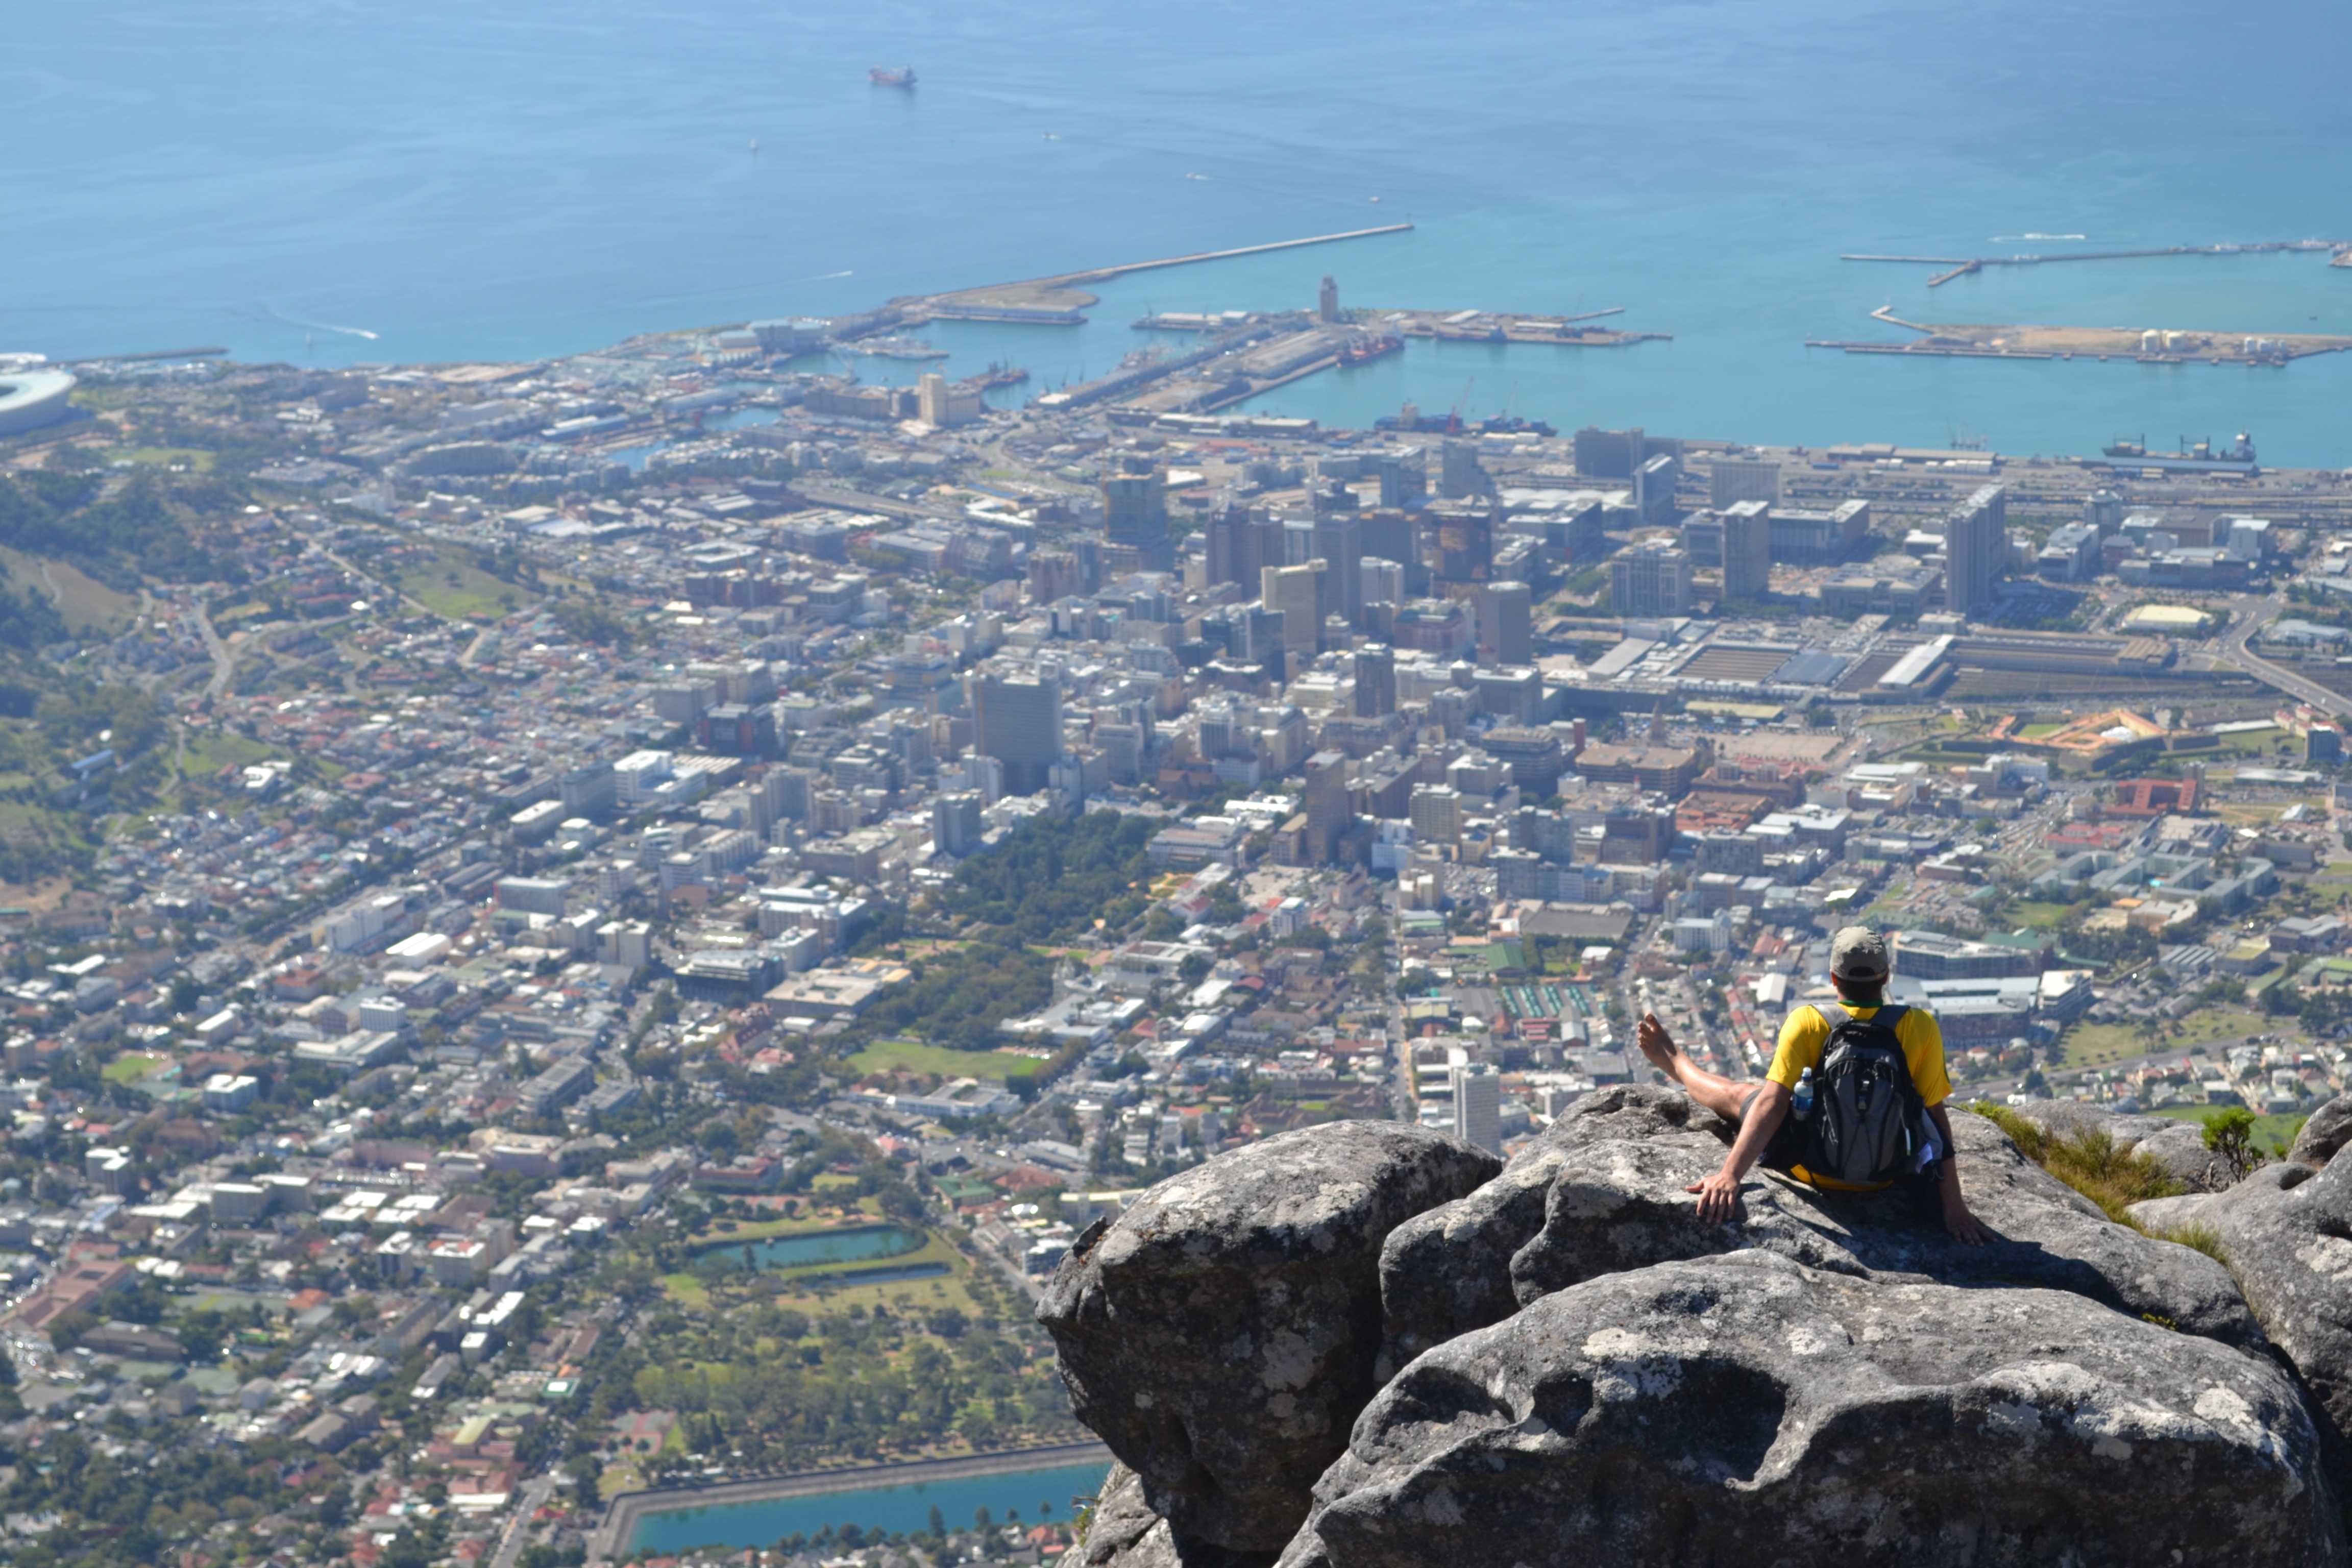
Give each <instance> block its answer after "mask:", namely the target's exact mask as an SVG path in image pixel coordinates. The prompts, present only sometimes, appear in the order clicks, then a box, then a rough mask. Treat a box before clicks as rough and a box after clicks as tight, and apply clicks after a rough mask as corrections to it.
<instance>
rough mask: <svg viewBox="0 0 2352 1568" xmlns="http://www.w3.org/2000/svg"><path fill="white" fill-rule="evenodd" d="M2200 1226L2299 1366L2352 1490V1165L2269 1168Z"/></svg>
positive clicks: (2212, 1206)
mask: <svg viewBox="0 0 2352 1568" xmlns="http://www.w3.org/2000/svg"><path fill="white" fill-rule="evenodd" d="M2196 1217H2197V1218H2199V1219H2200V1220H2202V1221H2204V1222H2206V1223H2208V1224H2210V1225H2211V1226H2213V1227H2214V1228H2215V1230H2217V1231H2218V1232H2219V1233H2220V1236H2221V1247H2222V1249H2223V1250H2224V1251H2225V1252H2227V1253H2228V1254H2229V1258H2230V1264H2231V1268H2233V1269H2235V1270H2236V1272H2237V1276H2238V1282H2239V1284H2240V1285H2241V1286H2242V1287H2243V1288H2244V1289H2245V1293H2246V1301H2247V1303H2248V1304H2249V1305H2250V1306H2252V1308H2253V1310H2254V1316H2255V1317H2256V1318H2258V1319H2260V1320H2261V1321H2262V1325H2263V1329H2264V1330H2265V1331H2268V1333H2269V1334H2270V1337H2271V1342H2273V1344H2275V1345H2276V1346H2277V1347H2278V1349H2279V1350H2280V1352H2283V1353H2284V1355H2285V1356H2286V1357H2287V1359H2288V1360H2290V1361H2292V1362H2293V1363H2294V1369H2295V1371H2296V1372H2297V1373H2299V1374H2300V1375H2301V1376H2302V1378H2303V1382H2304V1386H2305V1388H2307V1389H2309V1390H2310V1392H2311V1396H2312V1400H2313V1404H2314V1405H2315V1412H2314V1413H2315V1415H2317V1416H2318V1417H2319V1418H2320V1423H2321V1426H2322V1428H2323V1430H2324V1431H2326V1434H2327V1436H2328V1439H2329V1444H2330V1451H2331V1453H2332V1454H2333V1455H2334V1456H2335V1459H2336V1466H2337V1472H2336V1473H2337V1477H2338V1482H2339V1484H2340V1485H2346V1486H2347V1487H2352V1441H2347V1439H2352V1160H2344V1161H2340V1162H2339V1161H2333V1160H2331V1161H2330V1162H2329V1163H2328V1164H2327V1166H2326V1169H2324V1170H2321V1171H2317V1172H2314V1171H2313V1170H2312V1169H2311V1167H2310V1166H2308V1165H2305V1164H2299V1163H2295V1162H2294V1161H2283V1162H2279V1163H2273V1164H2269V1165H2264V1166H2263V1167H2262V1168H2261V1169H2259V1170H2257V1171H2255V1172H2254V1173H2252V1175H2250V1176H2248V1177H2247V1178H2246V1179H2245V1180H2244V1181H2242V1182H2241V1183H2239V1184H2237V1185H2236V1186H2234V1187H2232V1188H2231V1189H2230V1190H2229V1191H2228V1192H2226V1193H2223V1194H2221V1195H2220V1196H2218V1197H2214V1198H2210V1199H2208V1200H2207V1201H2206V1203H2205V1205H2204V1206H2203V1207H2202V1208H2201V1209H2200V1210H2199V1212H2198V1215H2197V1216H2196Z"/></svg>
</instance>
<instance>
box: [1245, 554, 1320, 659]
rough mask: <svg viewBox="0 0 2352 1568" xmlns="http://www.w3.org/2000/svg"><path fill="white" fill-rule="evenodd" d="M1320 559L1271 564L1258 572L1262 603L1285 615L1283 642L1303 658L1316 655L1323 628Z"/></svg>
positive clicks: (1292, 651)
mask: <svg viewBox="0 0 2352 1568" xmlns="http://www.w3.org/2000/svg"><path fill="white" fill-rule="evenodd" d="M1324 570H1325V567H1324V564H1323V563H1322V562H1320V561H1309V562H1307V563H1304V564H1302V565H1297V566H1268V567H1265V568H1264V569H1263V570H1262V571H1261V572H1260V573H1259V574H1258V595H1259V603H1261V604H1263V605H1265V607H1266V609H1267V610H1268V611H1270V612H1271V613H1273V614H1275V615H1278V616H1281V617H1282V646H1283V647H1284V648H1285V649H1286V650H1287V651H1288V652H1291V653H1295V654H1297V655H1298V656H1299V657H1300V658H1314V657H1315V651H1316V647H1317V641H1318V638H1317V634H1318V632H1319V631H1320V630H1321V629H1322V626H1323V610H1322V604H1321V600H1322V592H1321V589H1322V576H1323V573H1324Z"/></svg>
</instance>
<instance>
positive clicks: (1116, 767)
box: [1095, 719, 1151, 784]
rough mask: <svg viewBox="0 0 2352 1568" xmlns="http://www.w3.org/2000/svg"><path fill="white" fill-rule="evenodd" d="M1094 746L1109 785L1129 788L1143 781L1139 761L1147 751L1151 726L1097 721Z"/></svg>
mask: <svg viewBox="0 0 2352 1568" xmlns="http://www.w3.org/2000/svg"><path fill="white" fill-rule="evenodd" d="M1095 746H1096V748H1097V750H1099V751H1100V752H1102V756H1103V765H1104V768H1105V770H1106V771H1107V772H1108V773H1109V775H1110V782H1111V783H1113V784H1135V783H1138V782H1139V781H1140V780H1141V779H1142V777H1143V759H1144V758H1145V757H1146V756H1147V755H1148V754H1149V753H1150V750H1151V725H1150V722H1149V721H1146V720H1142V719H1132V720H1124V721H1097V723H1096V725H1095Z"/></svg>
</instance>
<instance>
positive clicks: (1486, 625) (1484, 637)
mask: <svg viewBox="0 0 2352 1568" xmlns="http://www.w3.org/2000/svg"><path fill="white" fill-rule="evenodd" d="M1533 621H1534V595H1532V594H1530V593H1529V592H1528V585H1527V584H1525V583H1489V584H1486V586H1485V587H1484V588H1482V589H1480V590H1479V591H1478V641H1479V642H1480V643H1481V644H1483V645H1484V646H1486V647H1489V648H1491V649H1493V650H1494V654H1495V658H1496V660H1497V661H1498V662H1500V663H1503V664H1528V663H1530V662H1532V661H1533V660H1534V658H1535V628H1534V625H1533Z"/></svg>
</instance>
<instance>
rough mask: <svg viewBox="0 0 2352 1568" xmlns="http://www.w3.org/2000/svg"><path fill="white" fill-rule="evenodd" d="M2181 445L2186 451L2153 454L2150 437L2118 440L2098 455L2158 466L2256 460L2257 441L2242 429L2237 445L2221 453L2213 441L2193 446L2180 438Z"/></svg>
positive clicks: (2224, 448) (2185, 439)
mask: <svg viewBox="0 0 2352 1568" xmlns="http://www.w3.org/2000/svg"><path fill="white" fill-rule="evenodd" d="M2181 445H2182V447H2185V448H2186V449H2185V450H2183V451H2179V452H2151V451H2149V450H2148V449H2147V437H2145V436H2142V437H2140V438H2139V439H2138V440H2137V441H2126V440H2125V439H2123V438H2122V437H2116V441H2115V444H2114V445H2113V446H2109V447H2101V448H2100V449H2099V452H2100V456H2102V457H2106V458H2147V460H2148V461H2150V462H2158V463H2251V462H2252V461H2254V438H2253V437H2252V436H2249V435H2247V434H2246V433H2245V432H2244V431H2240V432H2239V433H2238V440H2237V444H2236V445H2235V446H2231V447H2222V448H2221V450H2220V451H2218V452H2217V451H2215V450H2214V449H2213V443H2212V442H2211V441H2200V442H2198V443H2197V444H2196V445H2195V446H2193V447H2190V446H2189V441H2188V437H2185V436H2184V437H2181Z"/></svg>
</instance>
